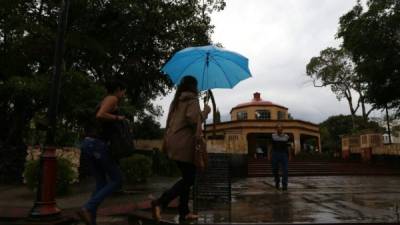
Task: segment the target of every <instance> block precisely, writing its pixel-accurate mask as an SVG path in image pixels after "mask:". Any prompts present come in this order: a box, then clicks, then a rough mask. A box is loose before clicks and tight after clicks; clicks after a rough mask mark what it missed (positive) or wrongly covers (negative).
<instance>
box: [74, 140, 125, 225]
mask: <svg viewBox="0 0 400 225" xmlns="http://www.w3.org/2000/svg"><path fill="white" fill-rule="evenodd" d="M81 152H82V157H84V160H85V161H87V162H88V164H89V165H90V168H91V171H92V175H93V176H94V177H95V179H96V189H95V190H94V192H93V193H92V196H91V197H90V199H89V201H88V202H87V203H86V204H85V205H84V206H83V207H84V208H86V209H87V210H88V211H89V212H90V213H91V214H92V221H93V223H94V224H96V213H97V208H98V206H99V205H100V204H101V203H102V202H103V200H104V199H105V198H106V197H108V196H110V195H111V194H112V193H113V192H114V191H115V190H118V189H119V188H120V187H121V183H122V173H121V170H120V169H119V167H118V165H117V163H116V162H115V161H114V160H113V159H112V158H111V157H110V154H109V151H108V147H107V144H106V143H105V142H103V141H102V140H99V139H96V138H90V137H86V138H85V139H84V140H83V142H82V144H81ZM107 177H108V179H107Z"/></svg>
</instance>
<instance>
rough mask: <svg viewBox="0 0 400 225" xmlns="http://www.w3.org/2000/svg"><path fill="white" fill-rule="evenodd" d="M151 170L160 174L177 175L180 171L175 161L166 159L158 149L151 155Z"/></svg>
mask: <svg viewBox="0 0 400 225" xmlns="http://www.w3.org/2000/svg"><path fill="white" fill-rule="evenodd" d="M153 163H154V165H153V171H154V173H155V174H157V175H160V176H173V177H175V176H179V175H180V171H179V168H178V166H177V165H176V163H175V161H173V160H170V159H168V157H167V156H166V155H165V154H164V153H161V152H160V151H158V150H155V153H154V156H153Z"/></svg>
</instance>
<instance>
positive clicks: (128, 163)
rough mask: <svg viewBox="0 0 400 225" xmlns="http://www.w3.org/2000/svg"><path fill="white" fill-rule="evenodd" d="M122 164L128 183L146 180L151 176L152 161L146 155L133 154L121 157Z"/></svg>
mask: <svg viewBox="0 0 400 225" xmlns="http://www.w3.org/2000/svg"><path fill="white" fill-rule="evenodd" d="M120 165H121V170H122V172H123V173H124V176H125V181H126V182H127V183H128V184H134V183H139V182H144V181H146V179H147V178H148V177H149V176H151V168H152V162H151V159H150V158H149V157H146V156H144V155H133V156H131V157H128V158H124V159H121V163H120Z"/></svg>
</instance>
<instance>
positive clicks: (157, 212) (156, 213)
mask: <svg viewBox="0 0 400 225" xmlns="http://www.w3.org/2000/svg"><path fill="white" fill-rule="evenodd" d="M151 212H152V214H153V219H154V220H155V221H157V222H160V220H161V207H160V206H159V205H158V204H157V202H156V201H151Z"/></svg>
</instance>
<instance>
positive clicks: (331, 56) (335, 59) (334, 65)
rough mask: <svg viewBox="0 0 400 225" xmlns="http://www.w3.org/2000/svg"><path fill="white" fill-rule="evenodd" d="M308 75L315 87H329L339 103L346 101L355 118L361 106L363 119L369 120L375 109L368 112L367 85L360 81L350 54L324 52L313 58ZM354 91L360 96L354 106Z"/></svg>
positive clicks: (339, 51) (334, 50)
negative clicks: (342, 100) (366, 106)
mask: <svg viewBox="0 0 400 225" xmlns="http://www.w3.org/2000/svg"><path fill="white" fill-rule="evenodd" d="M307 75H308V76H309V77H311V78H312V80H313V83H314V86H316V87H326V86H328V87H330V88H331V90H332V92H333V93H335V95H336V98H337V99H338V100H339V101H340V100H341V99H343V98H344V99H346V100H347V102H348V104H349V108H350V112H351V115H352V116H353V117H354V116H355V115H356V112H357V111H358V109H359V107H360V106H361V109H362V115H363V118H364V120H365V121H367V120H368V116H369V114H370V113H371V111H372V110H373V109H374V108H371V109H370V110H369V111H368V112H367V111H366V108H365V104H366V101H365V97H364V95H365V90H366V86H367V84H366V83H365V82H363V81H362V80H360V79H359V75H358V74H357V72H356V70H355V64H354V62H353V60H352V58H351V55H350V54H349V52H347V51H345V50H344V49H335V48H327V49H325V50H322V51H321V53H320V55H319V56H318V57H313V58H311V60H310V62H309V63H308V64H307ZM353 91H355V92H356V93H357V94H358V98H357V100H356V102H357V104H356V105H354V104H353V101H354V95H353V94H352V92H353ZM353 125H354V124H353Z"/></svg>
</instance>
